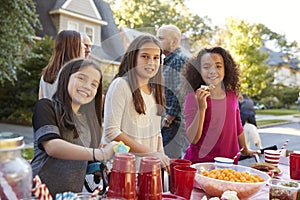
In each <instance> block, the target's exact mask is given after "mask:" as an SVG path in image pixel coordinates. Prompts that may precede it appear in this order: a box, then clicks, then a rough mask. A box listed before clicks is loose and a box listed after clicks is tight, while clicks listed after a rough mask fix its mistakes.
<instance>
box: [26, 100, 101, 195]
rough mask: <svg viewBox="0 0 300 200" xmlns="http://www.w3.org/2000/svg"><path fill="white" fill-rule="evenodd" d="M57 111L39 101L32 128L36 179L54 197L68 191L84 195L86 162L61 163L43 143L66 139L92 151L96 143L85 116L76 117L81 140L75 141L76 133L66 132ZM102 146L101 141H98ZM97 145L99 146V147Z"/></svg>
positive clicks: (49, 102) (33, 168) (46, 101)
mask: <svg viewBox="0 0 300 200" xmlns="http://www.w3.org/2000/svg"><path fill="white" fill-rule="evenodd" d="M57 118H58V117H57V116H56V111H55V109H54V103H53V102H52V101H51V100H49V99H41V100H39V101H37V103H36V104H35V108H34V113H33V118H32V125H33V131H34V158H33V160H32V163H31V165H32V170H33V177H34V176H35V175H39V177H40V178H41V181H42V183H45V184H46V185H47V187H48V189H49V191H50V193H51V195H52V196H53V197H55V195H56V193H62V192H66V191H72V192H81V191H82V187H83V184H84V178H85V174H86V167H87V161H74V160H62V159H57V158H53V157H51V156H49V155H48V154H47V153H46V151H45V150H44V148H43V145H42V142H44V141H48V140H51V139H55V138H60V139H64V140H66V141H68V142H70V143H73V144H78V145H81V146H87V147H90V146H91V145H90V144H91V141H94V140H96V139H97V138H93V134H91V133H90V131H89V130H90V129H89V127H88V126H87V124H89V123H85V122H87V119H86V118H85V115H81V116H77V117H76V116H74V119H75V122H76V129H77V131H78V133H79V137H78V138H74V132H73V130H65V129H64V130H63V131H66V132H64V138H62V136H61V134H60V133H61V131H62V130H60V129H61V128H60V126H59V123H58V120H60V119H57ZM99 142H100V141H99ZM99 142H98V144H99Z"/></svg>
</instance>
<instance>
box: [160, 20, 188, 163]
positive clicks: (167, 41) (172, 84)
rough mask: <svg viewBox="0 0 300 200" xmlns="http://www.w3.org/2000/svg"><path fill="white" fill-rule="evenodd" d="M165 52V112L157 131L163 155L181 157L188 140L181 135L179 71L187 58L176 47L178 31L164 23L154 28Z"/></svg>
mask: <svg viewBox="0 0 300 200" xmlns="http://www.w3.org/2000/svg"><path fill="white" fill-rule="evenodd" d="M157 37H158V39H159V40H160V42H161V44H162V48H163V54H164V55H165V58H164V61H163V64H164V66H163V76H164V80H165V96H166V115H165V116H164V117H163V119H162V129H161V133H162V136H163V145H164V150H165V153H166V155H168V156H169V157H170V158H181V157H182V156H183V154H184V153H185V150H186V148H187V147H188V145H189V143H188V140H187V138H186V134H185V123H184V120H183V117H182V116H183V114H182V113H181V110H183V108H182V106H183V105H180V101H179V88H178V86H179V83H180V71H181V69H182V67H183V65H184V63H185V62H186V61H187V59H188V57H187V55H185V54H184V53H183V51H182V50H181V48H180V41H181V31H180V30H179V28H178V27H176V26H174V25H164V26H162V27H160V28H159V29H158V31H157Z"/></svg>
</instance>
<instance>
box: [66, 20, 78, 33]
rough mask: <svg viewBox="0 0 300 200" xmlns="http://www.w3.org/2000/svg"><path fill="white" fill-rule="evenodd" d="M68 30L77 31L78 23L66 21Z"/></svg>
mask: <svg viewBox="0 0 300 200" xmlns="http://www.w3.org/2000/svg"><path fill="white" fill-rule="evenodd" d="M68 30H73V31H78V30H79V25H78V23H76V22H73V21H68Z"/></svg>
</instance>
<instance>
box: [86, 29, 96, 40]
mask: <svg viewBox="0 0 300 200" xmlns="http://www.w3.org/2000/svg"><path fill="white" fill-rule="evenodd" d="M84 29H85V30H84V32H85V33H86V34H87V35H88V36H89V37H90V39H91V42H92V43H94V40H95V38H94V34H95V33H94V32H95V31H94V28H93V27H90V26H85V28H84Z"/></svg>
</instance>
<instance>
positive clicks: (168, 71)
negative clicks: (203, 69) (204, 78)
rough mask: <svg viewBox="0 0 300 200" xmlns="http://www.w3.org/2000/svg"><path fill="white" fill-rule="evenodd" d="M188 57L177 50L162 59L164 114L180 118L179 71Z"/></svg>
mask: <svg viewBox="0 0 300 200" xmlns="http://www.w3.org/2000/svg"><path fill="white" fill-rule="evenodd" d="M187 59H188V57H187V56H186V55H185V54H184V53H183V52H182V51H181V49H180V48H177V49H176V50H175V51H173V52H172V53H170V54H168V55H167V56H166V57H165V58H164V67H163V76H164V79H165V96H166V113H167V114H168V115H172V116H176V117H180V111H181V107H180V103H179V100H178V99H179V96H177V95H180V94H179V88H178V86H179V83H180V71H181V69H182V68H183V65H184V63H185V62H186V61H187Z"/></svg>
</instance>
